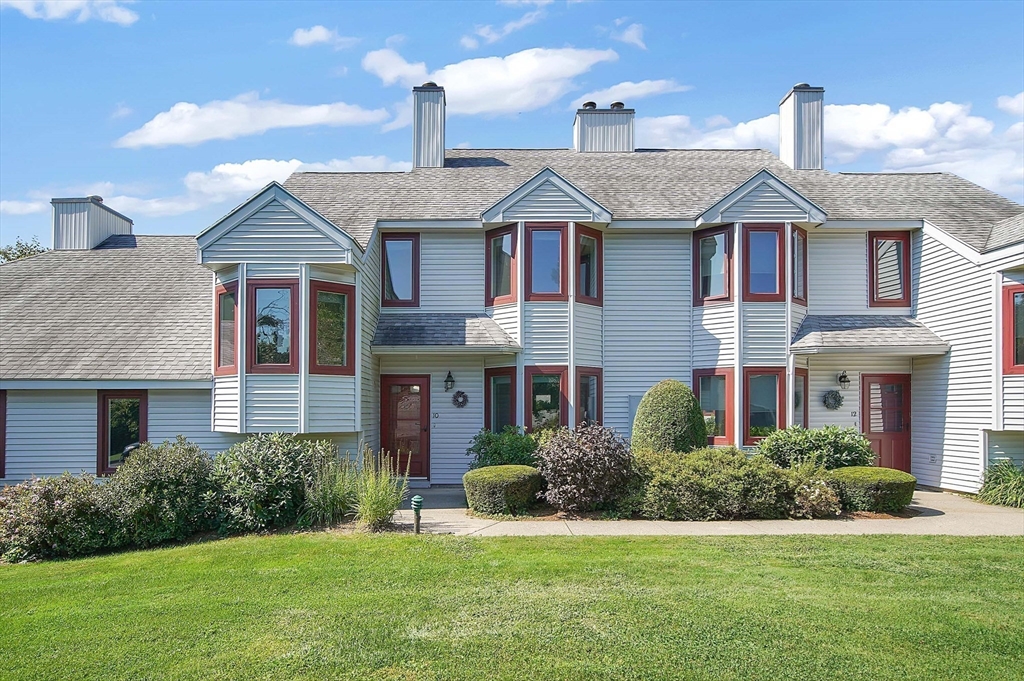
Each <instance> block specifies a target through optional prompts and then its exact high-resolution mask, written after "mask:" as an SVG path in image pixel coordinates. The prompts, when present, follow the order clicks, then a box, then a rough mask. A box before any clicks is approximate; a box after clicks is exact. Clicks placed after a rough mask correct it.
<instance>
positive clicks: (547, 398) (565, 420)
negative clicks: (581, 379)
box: [526, 366, 569, 431]
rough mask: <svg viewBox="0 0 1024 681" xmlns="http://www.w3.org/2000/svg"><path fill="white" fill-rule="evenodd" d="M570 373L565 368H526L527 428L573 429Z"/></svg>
mask: <svg viewBox="0 0 1024 681" xmlns="http://www.w3.org/2000/svg"><path fill="white" fill-rule="evenodd" d="M568 374H569V370H568V369H567V368H566V367H564V366H542V367H537V366H534V367H526V428H527V429H528V430H531V431H532V430H546V429H548V428H557V427H559V426H567V425H569V413H568V412H569V400H568V399H567V398H566V395H567V393H568V390H567V388H568V385H567V381H568Z"/></svg>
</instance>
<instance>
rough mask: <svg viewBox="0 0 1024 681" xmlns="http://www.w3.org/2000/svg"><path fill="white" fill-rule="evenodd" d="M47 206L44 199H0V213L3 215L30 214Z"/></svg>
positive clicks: (39, 211)
mask: <svg viewBox="0 0 1024 681" xmlns="http://www.w3.org/2000/svg"><path fill="white" fill-rule="evenodd" d="M49 207H50V204H49V203H48V202H46V201H0V213H3V214H4V215H31V214H33V213H42V212H43V211H45V210H46V209H47V208H49Z"/></svg>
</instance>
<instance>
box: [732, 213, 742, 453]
mask: <svg viewBox="0 0 1024 681" xmlns="http://www.w3.org/2000/svg"><path fill="white" fill-rule="evenodd" d="M742 236H743V223H740V222H737V223H735V224H734V225H733V239H732V248H733V271H732V282H731V285H732V287H733V288H732V290H733V300H734V301H735V302H734V304H735V306H736V307H735V309H734V310H733V320H734V325H735V327H734V331H733V333H735V339H736V342H735V343H734V344H733V345H734V346H735V348H734V350H733V352H734V353H735V359H734V363H733V365H734V366H735V367H736V370H735V371H734V372H733V374H734V375H733V381H734V382H735V385H734V386H733V388H734V390H733V392H734V393H735V398H734V400H733V417H732V419H733V425H734V427H735V428H734V430H733V432H734V433H736V446H737V447H742V446H743V440H744V439H745V438H744V437H743V239H742V238H741V237H742Z"/></svg>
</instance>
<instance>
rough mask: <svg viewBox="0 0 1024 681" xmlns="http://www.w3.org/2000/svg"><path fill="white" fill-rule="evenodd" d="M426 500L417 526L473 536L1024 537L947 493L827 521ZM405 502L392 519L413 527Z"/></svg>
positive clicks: (1020, 521) (455, 494) (1015, 523)
mask: <svg viewBox="0 0 1024 681" xmlns="http://www.w3.org/2000/svg"><path fill="white" fill-rule="evenodd" d="M413 494H419V495H420V496H422V497H423V499H424V504H423V506H424V508H423V511H422V515H421V531H423V532H428V533H432V534H457V535H465V536H474V537H497V536H538V535H591V536H598V535H728V534H934V535H954V536H983V535H1001V536H1024V510H1022V509H1015V508H1004V507H1001V506H989V505H987V504H982V503H979V502H976V501H972V500H970V499H967V498H965V497H961V496H958V495H956V494H950V493H946V492H926V491H921V490H918V491H917V492H915V493H914V501H913V503H912V504H911V506H910V507H911V508H912V509H914V510H917V511H919V514H918V515H915V516H914V517H911V518H882V519H879V518H836V519H830V520H733V521H715V522H706V523H701V522H683V521H664V520H562V519H551V520H485V519H482V518H474V517H472V516H470V515H468V514H467V513H466V496H465V494H464V493H463V491H462V488H461V487H432V488H430V489H422V490H412V491H411V493H410V496H412V495H413ZM408 509H409V502H408V501H406V503H405V506H404V507H403V510H401V511H399V513H398V516H397V517H396V522H397V523H398V525H399V526H400V527H401V528H402V529H404V530H411V529H412V512H411V511H410V510H408Z"/></svg>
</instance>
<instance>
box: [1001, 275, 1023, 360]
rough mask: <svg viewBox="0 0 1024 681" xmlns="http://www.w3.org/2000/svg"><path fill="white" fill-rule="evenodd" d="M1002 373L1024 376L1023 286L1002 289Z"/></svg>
mask: <svg viewBox="0 0 1024 681" xmlns="http://www.w3.org/2000/svg"><path fill="white" fill-rule="evenodd" d="M1002 343H1003V373H1004V374H1024V286H1022V285H1014V286H1004V287H1003V338H1002Z"/></svg>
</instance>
